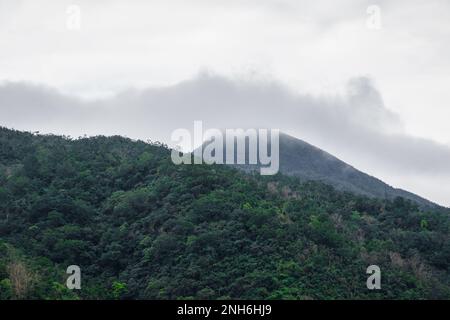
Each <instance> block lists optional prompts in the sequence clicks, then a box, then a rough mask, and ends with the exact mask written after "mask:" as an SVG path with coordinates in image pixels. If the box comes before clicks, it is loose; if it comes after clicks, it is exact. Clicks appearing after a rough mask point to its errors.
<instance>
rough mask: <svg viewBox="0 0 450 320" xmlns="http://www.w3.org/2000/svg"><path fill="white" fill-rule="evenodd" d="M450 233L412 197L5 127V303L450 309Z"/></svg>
mask: <svg viewBox="0 0 450 320" xmlns="http://www.w3.org/2000/svg"><path fill="white" fill-rule="evenodd" d="M449 231H450V216H449V212H448V211H447V210H444V209H442V210H439V209H429V210H428V211H424V210H423V209H419V208H418V207H417V206H416V205H415V204H413V203H412V202H409V201H406V200H404V199H402V198H396V199H395V200H393V201H385V200H377V199H374V198H365V197H362V196H356V195H353V194H350V193H343V192H338V191H335V190H334V189H333V188H332V187H330V186H327V185H325V184H321V183H318V182H307V183H301V182H300V181H299V180H298V179H297V178H294V177H285V176H282V175H279V176H272V177H267V176H266V177H261V176H258V175H250V174H244V173H242V172H240V171H237V170H235V169H232V168H229V167H225V166H218V165H213V166H208V165H181V166H175V165H173V164H172V162H171V160H170V151H169V150H168V149H167V148H166V147H165V146H163V145H159V144H151V143H144V142H141V141H131V140H129V139H126V138H122V137H110V138H106V137H95V138H80V139H76V140H73V139H70V138H67V137H57V136H42V135H34V134H31V133H22V132H17V131H12V130H8V129H4V128H0V299H16V298H25V299H26V298H31V299H98V298H106V299H137V298H151V299H191V298H201V299H217V298H241V299H339V298H343V299H353V298H354V299H378V298H394V299H421V298H439V299H441V298H443V299H449V298H450V241H449ZM372 264H376V265H379V266H380V268H381V272H382V289H381V290H368V289H367V288H366V279H367V277H368V275H367V274H366V268H367V267H368V266H369V265H372ZM69 265H79V266H80V267H81V272H82V289H81V290H69V289H67V288H66V286H65V279H66V278H67V274H66V273H65V272H66V268H67V266H69Z"/></svg>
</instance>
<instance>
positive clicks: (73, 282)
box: [66, 265, 81, 290]
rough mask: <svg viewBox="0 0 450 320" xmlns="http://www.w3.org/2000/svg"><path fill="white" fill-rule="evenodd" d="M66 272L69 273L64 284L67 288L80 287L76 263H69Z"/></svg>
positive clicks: (79, 270) (79, 274) (78, 269)
mask: <svg viewBox="0 0 450 320" xmlns="http://www.w3.org/2000/svg"><path fill="white" fill-rule="evenodd" d="M66 273H67V274H69V276H68V277H67V280H66V286H67V288H68V289H70V290H73V289H77V290H80V289H81V269H80V267H79V266H77V265H71V266H68V267H67V270H66Z"/></svg>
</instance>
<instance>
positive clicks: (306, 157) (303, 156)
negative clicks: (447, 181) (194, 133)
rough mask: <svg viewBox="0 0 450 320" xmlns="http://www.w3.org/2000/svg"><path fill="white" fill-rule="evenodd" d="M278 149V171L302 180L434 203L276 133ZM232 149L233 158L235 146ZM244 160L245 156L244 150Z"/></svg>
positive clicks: (247, 168)
mask: <svg viewBox="0 0 450 320" xmlns="http://www.w3.org/2000/svg"><path fill="white" fill-rule="evenodd" d="M247 143H248V140H247ZM206 145H207V143H205V144H204V146H206ZM235 145H236V144H235ZM204 146H203V147H204ZM279 148H280V168H279V171H280V172H281V173H282V174H285V175H290V176H296V177H298V178H300V179H301V180H303V181H309V180H314V181H321V182H323V183H326V184H329V185H331V186H333V187H334V188H336V189H337V190H341V191H348V192H352V193H355V194H359V195H364V196H368V197H375V198H380V199H390V200H393V199H395V198H396V197H403V198H405V199H408V200H412V201H414V202H416V203H418V204H420V205H421V206H431V207H436V206H437V204H435V203H433V202H431V201H429V200H426V199H424V198H422V197H420V196H418V195H416V194H413V193H411V192H408V191H405V190H402V189H397V188H393V187H392V186H390V185H388V184H386V183H384V182H383V181H381V180H379V179H377V178H375V177H372V176H370V175H368V174H365V173H364V172H361V171H359V170H357V169H355V168H354V167H352V166H351V165H349V164H347V163H345V162H343V161H341V160H339V159H338V158H336V157H334V156H333V155H331V154H329V153H327V152H325V151H323V150H321V149H319V148H317V147H315V146H313V145H311V144H309V143H307V142H305V141H303V140H300V139H297V138H294V137H292V136H290V135H287V134H285V133H280V140H279ZM234 150H235V158H236V157H237V151H236V150H237V148H235V149H234ZM224 155H225V152H224ZM206 159H208V157H206ZM246 159H248V150H247V153H246ZM235 167H237V168H239V169H242V170H245V171H255V170H259V169H260V166H259V165H249V164H246V165H235Z"/></svg>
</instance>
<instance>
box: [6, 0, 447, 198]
mask: <svg viewBox="0 0 450 320" xmlns="http://www.w3.org/2000/svg"><path fill="white" fill-rule="evenodd" d="M70 5H76V6H78V7H79V8H80V10H81V15H80V18H81V20H80V21H81V24H80V26H81V28H80V30H71V29H69V28H68V27H67V22H68V19H70V18H71V17H73V15H71V14H70V12H69V13H68V12H67V10H68V7H69V6H70ZM369 5H378V6H379V8H380V10H381V11H380V14H381V15H380V18H381V28H380V29H371V28H368V27H367V24H366V22H367V19H368V18H369V14H368V13H367V12H366V11H367V8H368V7H369ZM449 40H450V1H448V0H428V1H421V0H397V1H387V0H378V1H375V0H374V1H364V0H345V1H324V0H315V1H299V0H278V1H269V0H189V1H187V0H164V1H162V0H158V1H156V0H147V1H143V0H142V1H137V0H133V1H125V0H121V1H114V0H108V1H106V0H96V1H92V0H90V1H89V0H79V1H65V0H62V1H61V0H58V1H57V0H53V1H51V0H40V1H31V0H24V1H21V0H0V82H6V81H26V82H33V83H39V84H45V85H48V86H51V87H55V88H57V89H58V90H60V91H62V92H65V93H69V94H72V95H79V96H82V97H87V98H99V97H103V96H105V95H106V96H108V95H113V94H115V93H119V92H120V91H122V90H124V89H127V88H145V87H154V86H158V87H159V86H166V85H171V84H175V83H178V82H180V81H183V80H186V79H191V78H194V77H195V75H197V74H198V73H199V72H200V71H202V70H211V71H213V72H214V73H217V74H220V75H223V76H226V77H229V78H238V79H242V78H245V79H247V78H255V79H261V78H262V79H273V80H277V81H279V82H281V83H284V84H285V85H287V86H289V87H290V88H291V89H292V90H293V91H294V92H295V91H297V92H299V93H302V94H305V93H306V94H308V93H311V94H319V93H320V94H330V95H334V94H336V93H339V94H340V93H342V92H343V91H344V88H345V86H346V84H347V82H348V80H349V79H351V78H354V77H360V76H368V77H370V78H371V79H373V80H374V82H375V84H376V86H377V88H378V90H379V91H380V93H381V95H382V97H383V100H384V105H385V107H386V108H387V109H389V110H390V111H393V112H394V113H397V114H398V115H399V118H400V119H401V121H402V123H403V127H402V130H404V133H405V134H408V135H412V136H416V137H423V138H429V139H432V140H434V141H437V142H440V143H443V144H447V145H449V146H450V125H449V119H450V105H449V104H450V88H449V87H450V59H449V58H448V57H449V56H450V41H449ZM0 124H1V123H0ZM449 166H450V164H449ZM396 182H397V181H396ZM398 183H399V184H400V185H402V183H401V181H398ZM412 191H414V190H412ZM442 197H443V196H440V197H439V198H440V199H441V198H442Z"/></svg>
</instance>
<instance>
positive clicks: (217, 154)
mask: <svg viewBox="0 0 450 320" xmlns="http://www.w3.org/2000/svg"><path fill="white" fill-rule="evenodd" d="M279 137H280V131H279V130H278V129H270V130H269V129H225V130H219V129H208V130H206V131H203V122H202V121H194V131H193V134H192V133H191V131H189V130H188V129H184V128H180V129H176V130H175V131H173V132H172V136H171V140H172V142H174V143H176V147H175V149H173V150H172V155H171V157H172V161H173V163H174V164H177V165H179V164H203V163H206V164H213V163H215V164H249V165H258V166H259V170H260V173H261V175H274V174H277V173H278V170H279V166H280V147H279ZM194 147H196V148H195V149H194ZM182 149H185V150H193V149H194V150H193V152H192V153H191V152H182Z"/></svg>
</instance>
